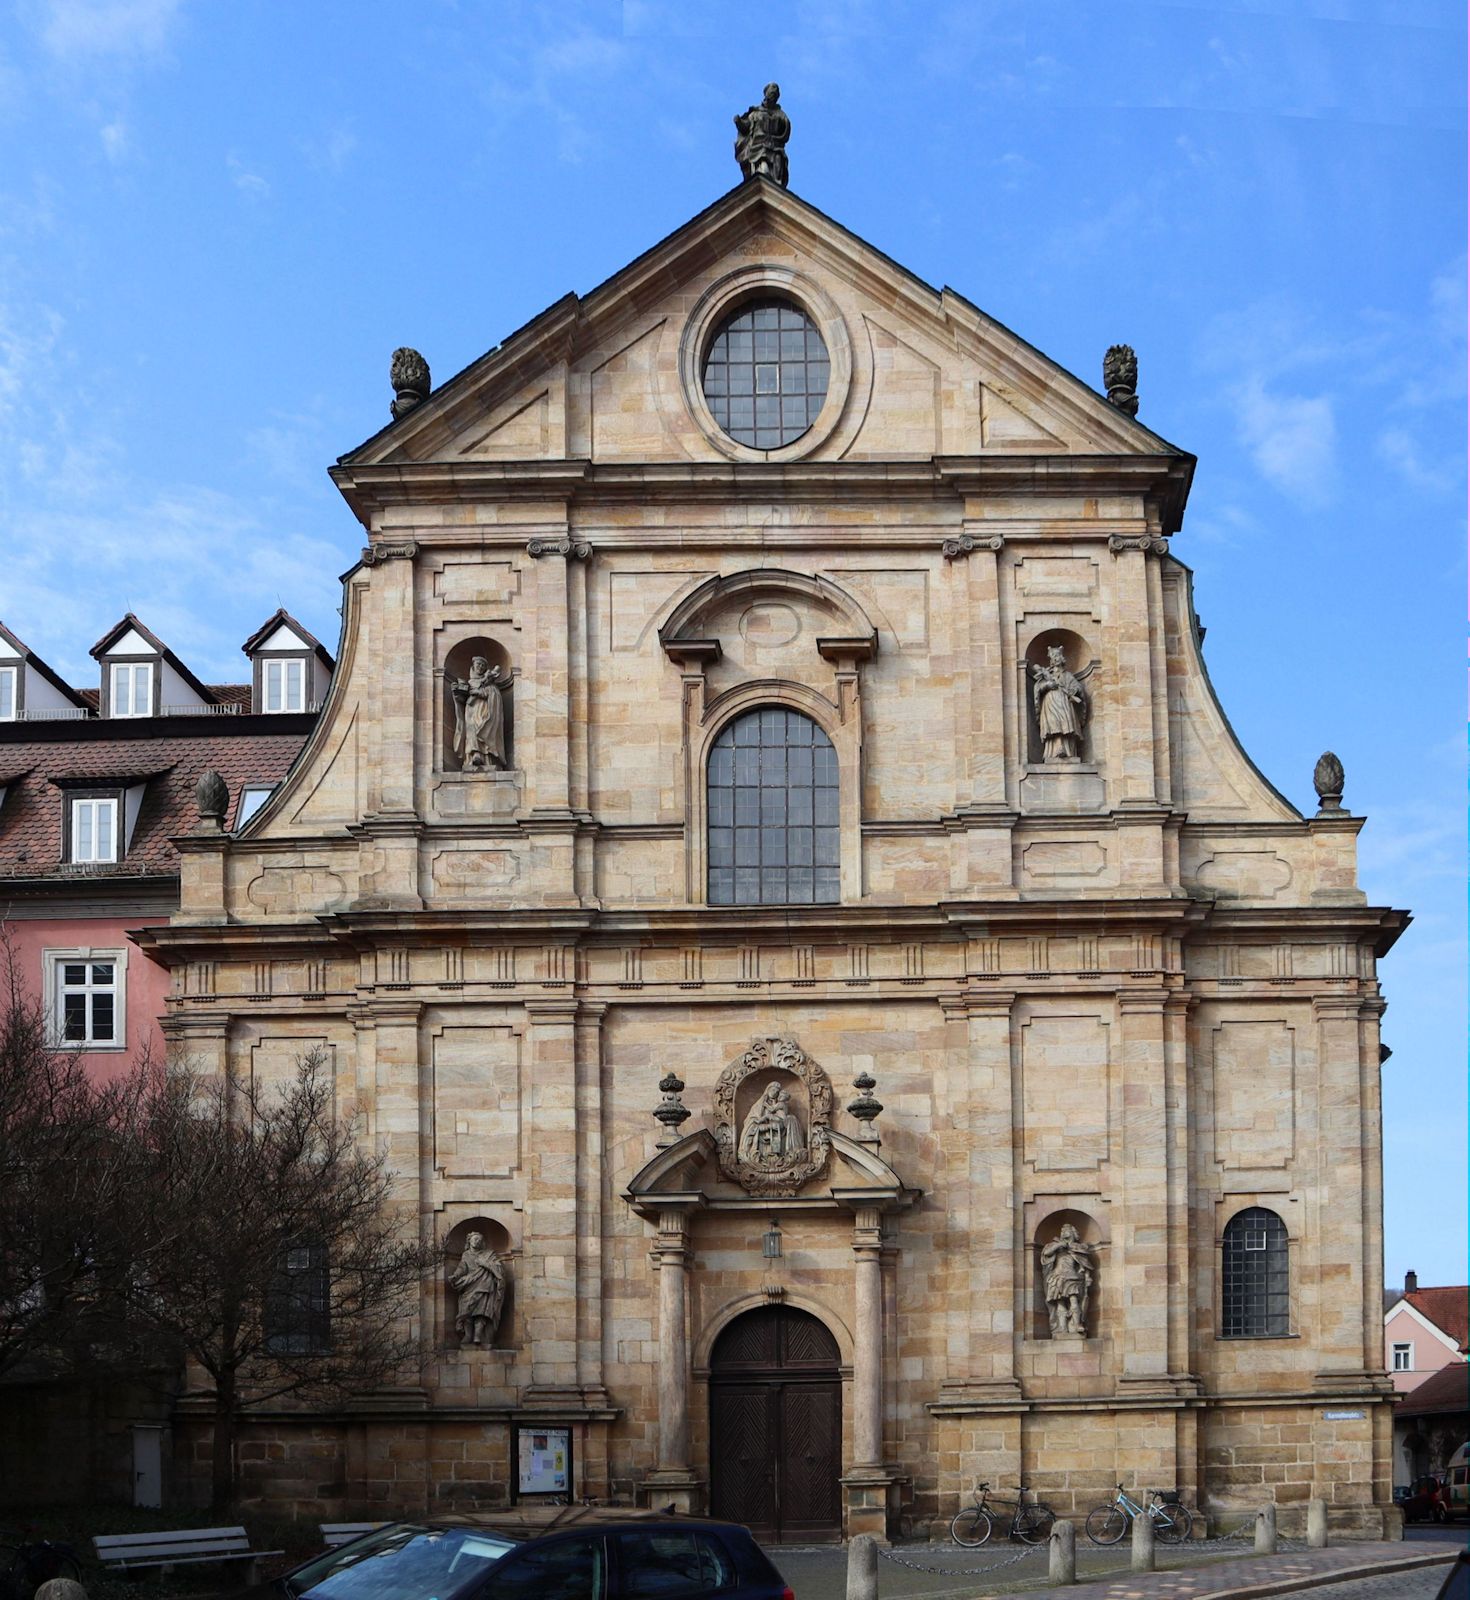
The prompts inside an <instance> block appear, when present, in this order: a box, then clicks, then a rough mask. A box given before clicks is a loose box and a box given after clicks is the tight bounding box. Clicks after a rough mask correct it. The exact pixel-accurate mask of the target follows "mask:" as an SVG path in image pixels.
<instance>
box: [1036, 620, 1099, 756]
mask: <svg viewBox="0 0 1470 1600" xmlns="http://www.w3.org/2000/svg"><path fill="white" fill-rule="evenodd" d="M1046 663H1047V664H1046V665H1045V666H1044V667H1037V666H1033V667H1032V668H1031V672H1032V674H1033V677H1032V684H1031V696H1032V699H1033V701H1034V702H1035V705H1036V726H1037V728H1038V730H1039V731H1040V733H1041V759H1042V760H1043V761H1080V760H1081V759H1082V730H1083V728H1085V727H1086V726H1087V691H1086V690H1085V689H1084V688H1083V687H1082V684H1083V681H1084V680H1085V679H1086V678H1088V677H1090V676H1091V674H1092V666H1086V667H1084V668H1083V669H1082V671H1081V672H1068V671H1067V657H1066V652H1065V651H1064V650H1063V649H1062V647H1061V646H1060V645H1058V644H1054V645H1051V646H1050V647H1049V648H1048V650H1047V652H1046ZM1092 665H1093V666H1095V665H1096V663H1095V662H1094V663H1093V664H1092Z"/></svg>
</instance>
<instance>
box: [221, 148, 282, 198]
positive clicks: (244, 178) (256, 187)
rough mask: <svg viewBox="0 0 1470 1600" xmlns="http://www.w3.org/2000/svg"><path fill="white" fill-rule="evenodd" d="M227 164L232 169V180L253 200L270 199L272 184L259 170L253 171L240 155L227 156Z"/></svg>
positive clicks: (241, 191) (242, 192)
mask: <svg viewBox="0 0 1470 1600" xmlns="http://www.w3.org/2000/svg"><path fill="white" fill-rule="evenodd" d="M225 165H226V166H227V167H228V168H229V169H230V182H231V183H233V184H234V186H235V187H236V188H237V189H238V190H239V191H240V193H241V194H244V195H248V196H249V197H250V198H251V199H252V200H268V199H269V198H270V192H271V186H270V183H269V182H268V180H267V179H265V178H262V177H261V175H260V174H259V173H258V172H251V171H250V169H249V168H248V167H247V166H246V165H245V163H244V162H243V161H241V159H240V158H239V156H233V155H232V156H227V157H226V158H225Z"/></svg>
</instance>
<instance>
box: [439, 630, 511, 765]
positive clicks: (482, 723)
mask: <svg viewBox="0 0 1470 1600" xmlns="http://www.w3.org/2000/svg"><path fill="white" fill-rule="evenodd" d="M504 690H505V685H504V683H503V682H502V681H501V676H500V668H499V667H492V666H491V665H490V663H489V662H488V661H487V660H486V659H485V658H484V656H476V657H475V658H474V660H473V661H471V662H470V675H469V677H468V678H451V679H450V680H449V693H450V695H451V696H452V697H453V699H454V753H455V755H456V756H458V757H459V765H460V770H461V771H462V772H500V771H503V770H504V768H505V700H504V698H503V695H504Z"/></svg>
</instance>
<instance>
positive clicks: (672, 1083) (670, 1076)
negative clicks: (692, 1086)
mask: <svg viewBox="0 0 1470 1600" xmlns="http://www.w3.org/2000/svg"><path fill="white" fill-rule="evenodd" d="M658 1088H659V1093H660V1094H661V1095H663V1099H662V1100H661V1101H660V1102H659V1103H658V1105H656V1106H655V1107H654V1108H653V1114H654V1116H655V1117H657V1118H658V1120H659V1121H660V1122H661V1123H663V1125H664V1131H663V1132H662V1133H661V1134H659V1136H658V1148H659V1149H660V1150H663V1149H667V1147H668V1146H669V1145H671V1144H677V1143H678V1142H679V1127H680V1125H681V1124H682V1123H685V1122H687V1121H688V1120H689V1107H688V1106H686V1105H685V1104H684V1102H683V1101H682V1100H681V1099H680V1098H679V1096H680V1095H681V1094H683V1092H684V1080H683V1079H682V1078H681V1077H680V1076H679V1075H678V1074H677V1073H675V1072H670V1073H666V1074H665V1075H664V1076H663V1077H662V1078H660V1079H659V1080H658Z"/></svg>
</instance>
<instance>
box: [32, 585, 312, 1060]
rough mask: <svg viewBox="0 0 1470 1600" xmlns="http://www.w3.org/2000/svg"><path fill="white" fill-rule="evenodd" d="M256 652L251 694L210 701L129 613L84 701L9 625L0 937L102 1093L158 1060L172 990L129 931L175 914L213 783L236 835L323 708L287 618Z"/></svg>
mask: <svg viewBox="0 0 1470 1600" xmlns="http://www.w3.org/2000/svg"><path fill="white" fill-rule="evenodd" d="M244 650H245V654H246V656H247V658H248V659H249V660H250V662H251V667H252V673H253V682H252V683H240V684H233V683H232V684H207V683H202V682H200V680H199V679H198V678H197V677H196V676H195V675H194V673H192V672H191V671H190V670H189V668H188V667H187V666H185V664H184V663H183V662H182V661H181V660H179V658H178V657H177V656H176V655H175V654H174V652H173V651H172V650H170V649H169V648H168V646H167V645H165V644H164V643H163V642H162V640H160V639H159V638H158V637H157V636H156V635H155V634H153V633H152V632H150V631H149V629H148V628H147V627H146V626H145V625H144V624H143V623H142V622H140V621H139V620H138V618H137V617H135V616H133V615H132V614H131V613H129V614H128V615H127V616H125V617H124V618H123V619H122V620H121V621H120V622H118V623H117V624H116V625H115V626H114V627H112V628H110V629H109V630H108V632H107V633H106V634H104V635H103V637H102V638H101V639H100V640H99V641H98V642H97V644H96V645H94V646H93V647H92V651H91V654H92V656H93V658H94V659H95V660H96V661H97V663H98V669H99V676H98V682H97V686H96V687H95V688H94V687H91V686H86V687H73V686H71V685H69V684H67V683H65V682H64V681H63V680H62V678H61V677H60V676H59V675H58V674H57V673H56V672H54V671H53V670H52V669H51V668H50V667H49V666H47V664H46V663H45V662H44V661H42V660H41V659H40V657H39V656H37V655H36V653H35V652H34V651H33V650H31V649H29V648H28V647H27V646H26V645H25V644H24V643H23V642H22V641H21V639H20V638H18V637H17V636H16V635H15V634H14V633H12V632H11V631H10V630H9V629H8V628H6V627H5V626H4V625H3V624H0V924H3V925H4V928H5V931H6V935H7V937H8V940H9V943H10V948H11V953H12V957H13V959H15V960H16V961H17V963H18V965H19V970H20V973H21V976H22V979H23V981H24V983H25V984H26V985H27V986H29V987H30V988H32V989H33V990H34V992H35V993H36V994H37V995H39V996H41V997H42V998H43V1000H44V1003H45V1005H46V1007H47V1010H48V1012H49V1013H50V1015H51V1017H52V1019H53V1022H54V1024H55V1031H56V1039H57V1042H58V1043H59V1044H61V1045H63V1046H64V1047H66V1048H68V1049H75V1050H77V1051H79V1052H81V1053H82V1055H83V1056H84V1058H85V1060H86V1062H87V1065H88V1067H89V1069H90V1070H91V1071H93V1072H95V1073H97V1074H99V1075H103V1076H106V1075H109V1074H111V1073H112V1072H113V1071H115V1070H116V1069H117V1068H118V1067H119V1066H120V1065H121V1064H123V1063H125V1062H127V1061H130V1060H132V1059H134V1058H135V1057H136V1056H137V1054H138V1053H139V1052H140V1051H142V1050H144V1049H148V1050H151V1051H152V1052H153V1054H154V1055H155V1057H158V1058H161V1057H162V1054H163V1037H162V1033H161V1030H160V1023H161V1020H162V1016H163V1010H164V1001H165V997H166V995H167V992H168V983H167V978H166V976H165V974H163V973H162V972H160V971H159V969H158V967H157V966H156V965H155V964H154V963H152V962H149V961H147V960H145V959H144V958H143V957H142V956H141V955H140V953H139V952H138V950H137V948H136V947H135V946H134V945H132V944H131V943H130V941H129V939H128V931H129V930H130V929H133V928H140V927H146V926H149V925H153V924H158V923H162V922H166V921H167V920H168V917H169V915H170V913H172V912H173V911H174V910H175V909H176V908H177V906H178V903H179V857H178V852H177V851H176V850H175V848H174V845H173V839H174V837H175V835H177V834H180V833H186V832H188V831H190V830H191V829H193V828H194V827H195V826H196V825H197V823H198V812H197V810H196V807H195V797H194V786H195V784H196V783H197V781H198V779H199V777H200V775H201V773H203V772H205V771H206V770H209V769H211V768H213V769H216V770H218V771H219V772H220V773H221V774H222V776H223V777H224V778H225V781H226V783H227V785H228V788H229V797H230V809H229V813H228V815H227V818H226V821H227V825H228V826H229V827H231V828H237V827H239V826H240V825H242V824H243V823H244V821H246V820H247V819H248V817H249V816H250V815H251V813H252V812H253V810H254V809H255V808H256V807H258V806H259V805H260V804H261V803H262V802H263V801H264V800H265V798H266V797H267V795H269V794H270V793H271V791H272V790H273V789H274V788H275V786H276V785H277V784H278V783H279V782H280V781H281V779H282V778H283V777H284V776H285V774H286V771H287V769H288V768H289V767H290V765H291V763H292V761H293V760H295V758H296V755H297V752H298V751H299V750H300V749H301V746H302V744H303V742H304V741H305V738H306V735H307V733H308V732H309V731H310V730H311V727H312V725H313V724H314V722H315V721H316V711H317V708H318V706H319V704H320V702H321V700H322V698H323V697H324V695H325V693H326V688H327V684H328V682H329V680H330V676H331V670H332V658H331V657H330V656H329V655H328V654H327V652H326V651H325V650H324V649H323V648H322V647H321V645H320V644H319V643H318V642H317V641H316V640H315V639H314V638H312V636H311V635H310V634H309V633H308V632H307V631H306V630H305V629H304V628H303V627H302V626H301V624H300V623H298V622H296V621H295V620H294V619H293V618H291V617H289V616H287V614H286V613H285V612H284V611H278V612H277V613H276V614H275V616H273V617H272V618H271V619H270V620H269V621H268V622H267V623H266V624H265V625H264V627H262V628H261V629H260V630H259V632H257V633H256V634H255V635H254V636H253V637H252V638H251V639H250V640H248V641H247V642H246V644H245V646H244Z"/></svg>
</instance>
